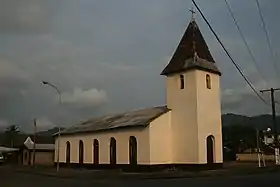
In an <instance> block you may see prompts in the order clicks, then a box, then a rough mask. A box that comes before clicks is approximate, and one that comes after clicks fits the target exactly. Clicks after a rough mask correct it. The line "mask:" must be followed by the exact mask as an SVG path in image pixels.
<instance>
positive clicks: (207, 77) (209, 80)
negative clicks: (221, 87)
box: [206, 74, 211, 89]
mask: <svg viewBox="0 0 280 187" xmlns="http://www.w3.org/2000/svg"><path fill="white" fill-rule="evenodd" d="M206 87H207V88H208V89H211V77H210V75H209V74H207V75H206Z"/></svg>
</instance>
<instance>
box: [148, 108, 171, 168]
mask: <svg viewBox="0 0 280 187" xmlns="http://www.w3.org/2000/svg"><path fill="white" fill-rule="evenodd" d="M170 122H171V111H169V112H168V113H166V114H163V115H162V116H160V117H159V118H157V119H155V120H154V121H153V122H151V124H150V126H149V128H150V130H149V132H150V164H171V163H172V140H171V136H172V133H171V123H170Z"/></svg>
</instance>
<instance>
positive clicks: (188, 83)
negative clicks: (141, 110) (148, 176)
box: [166, 70, 222, 164]
mask: <svg viewBox="0 0 280 187" xmlns="http://www.w3.org/2000/svg"><path fill="white" fill-rule="evenodd" d="M182 74H183V75H184V77H185V88H184V89H180V74H174V75H172V76H168V77H167V78H166V82H167V83H166V84H167V87H166V89H167V106H168V108H170V109H171V110H172V116H171V129H172V134H173V136H172V146H173V149H172V150H173V155H172V157H173V159H172V160H173V163H185V164H186V163H189V164H202V163H206V158H207V156H206V155H207V154H206V138H207V136H209V135H213V136H214V137H215V162H217V163H221V162H222V132H221V127H222V125H221V106H220V81H219V80H220V77H219V76H218V75H216V74H211V73H208V74H209V75H210V76H211V86H212V88H211V90H209V89H207V87H206V74H207V73H206V72H205V71H200V70H192V71H187V72H184V73H182Z"/></svg>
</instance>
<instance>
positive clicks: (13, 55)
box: [0, 0, 280, 127]
mask: <svg viewBox="0 0 280 187" xmlns="http://www.w3.org/2000/svg"><path fill="white" fill-rule="evenodd" d="M0 1H1V0H0ZM1 2H3V3H2V4H1V8H0V29H1V30H0V58H2V59H5V60H6V65H7V63H8V64H12V66H11V67H10V69H12V70H10V72H13V73H9V74H7V73H6V74H5V73H4V74H3V71H1V70H2V67H5V66H6V65H5V66H4V65H3V64H0V66H1V68H0V77H1V72H2V74H3V75H5V77H6V78H4V76H3V75H2V80H3V81H4V82H5V83H1V84H3V85H9V86H8V87H7V86H2V89H3V88H5V90H8V92H9V94H5V97H2V99H1V106H0V119H7V120H8V121H11V122H12V123H14V122H15V123H19V124H20V123H22V124H23V126H26V127H27V126H30V125H31V126H32V119H33V118H34V117H37V118H45V121H50V122H51V123H52V124H54V125H57V124H64V125H71V124H73V123H75V122H77V121H79V120H84V119H86V118H91V117H93V116H97V115H103V114H105V113H111V112H120V111H124V110H131V109H136V108H143V107H150V106H154V105H162V104H165V82H164V80H165V79H164V77H162V76H160V75H159V74H160V72H161V70H162V69H163V68H164V66H165V65H166V64H167V63H168V61H169V59H170V57H171V56H172V54H173V52H174V50H175V49H176V47H177V44H178V42H179V40H180V39H181V36H182V34H183V32H184V31H185V29H186V26H187V24H188V22H189V20H190V13H189V11H188V9H190V8H191V1H184V0H176V1H168V0H154V1H139V2H138V1H137V2H136V1H129V0H119V1H117V2H116V1H114V0H111V1H97V0H94V1H92V0H80V1H75V0H59V1H57V0H48V1H47V0H22V1H18V0H5V1H3V0H2V1H1ZM197 2H198V4H199V5H200V6H201V8H202V9H203V11H204V12H205V15H206V16H207V17H208V19H209V20H210V22H211V23H212V25H213V27H214V28H215V30H216V31H217V33H218V34H219V35H220V37H221V39H222V40H223V41H224V43H225V45H226V47H227V48H228V49H229V51H230V53H231V54H232V56H233V57H234V59H235V60H236V62H237V63H238V64H240V66H241V67H242V69H244V70H245V73H246V75H248V77H249V78H250V79H251V80H252V81H253V83H254V85H256V87H257V89H263V88H266V87H269V86H270V84H273V85H277V84H276V83H277V82H278V81H277V79H276V77H275V75H274V73H272V72H273V66H272V63H271V62H270V61H268V59H269V54H268V51H267V46H266V44H265V40H264V35H263V33H262V30H261V27H260V25H259V19H258V18H257V16H258V14H257V12H256V7H254V6H255V5H254V3H253V1H250V2H249V1H248V2H247V1H246V2H245V1H241V0H240V1H233V0H231V1H230V3H231V5H232V7H233V9H234V12H235V13H236V15H237V17H238V20H240V24H241V28H242V30H243V31H244V33H245V36H246V38H247V39H248V42H249V44H250V46H251V47H252V49H253V52H254V54H255V56H256V58H257V61H258V65H259V66H260V68H261V70H262V71H263V73H264V74H265V75H266V79H268V81H269V86H267V85H265V84H264V82H263V81H262V79H261V78H260V76H259V75H258V72H257V71H256V69H255V68H254V64H253V63H252V61H251V59H250V58H249V56H248V54H247V51H246V48H245V47H244V44H243V43H242V41H241V39H240V36H239V35H238V32H237V30H236V28H235V26H234V24H233V22H232V20H231V18H230V17H229V14H228V12H227V10H226V9H225V6H224V4H223V3H221V1H220V0H213V1H203V0H198V1H197ZM261 3H262V6H263V7H264V13H265V18H266V20H267V25H268V27H269V31H270V33H271V37H272V40H273V46H274V49H275V50H276V52H277V55H278V53H279V49H280V47H279V46H278V43H280V41H279V42H278V40H279V38H278V33H279V32H278V31H279V26H278V25H277V24H275V22H276V20H275V17H277V15H276V16H275V15H274V14H278V10H277V8H276V7H277V6H273V4H275V5H277V4H276V3H278V2H276V0H272V1H269V3H265V1H261ZM240 4H242V5H243V6H241V5H240ZM2 5H3V6H2ZM3 7H4V8H3ZM38 10H39V11H38ZM21 15H23V17H21ZM30 15H31V16H30ZM196 19H197V21H198V24H199V27H200V29H201V31H202V32H203V35H204V36H205V39H206V41H207V43H208V45H209V47H210V50H211V52H212V53H213V56H214V58H215V59H216V61H217V64H218V66H219V68H220V69H221V71H222V72H223V75H222V77H221V83H222V85H221V86H222V95H223V97H222V102H223V105H222V106H223V111H224V112H226V111H233V112H237V113H243V114H254V113H261V112H269V108H268V109H267V110H266V109H264V108H265V107H264V106H263V105H262V104H261V101H259V100H258V98H256V97H255V96H254V94H253V93H252V91H251V90H250V89H249V88H247V86H246V83H245V82H244V80H243V79H242V77H241V76H240V75H239V74H238V72H237V71H236V70H235V68H234V66H233V65H232V64H231V62H230V61H229V59H228V58H227V57H226V55H225V54H224V52H223V51H222V49H221V47H220V46H219V44H218V43H217V41H216V40H215V38H213V35H212V33H211V32H210V31H209V29H208V27H207V25H206V24H205V23H204V22H203V20H202V19H201V17H200V16H199V15H198V14H197V16H196ZM2 27H3V29H2ZM7 33H12V34H7ZM3 69H4V68H3ZM6 69H7V68H6ZM15 72H17V73H15ZM41 80H47V81H49V82H51V83H53V84H55V85H56V86H58V87H59V88H60V90H61V92H62V93H64V94H63V97H65V99H66V101H67V102H66V103H65V104H63V105H62V106H59V104H58V101H57V100H55V99H54V98H56V96H57V93H56V92H55V90H52V89H51V88H47V87H45V86H43V85H41V83H40V81H41ZM8 88H10V89H8ZM75 88H80V91H79V93H78V94H77V92H74V89H75ZM93 88H94V89H96V90H98V91H102V90H104V91H106V97H107V99H108V100H106V102H104V101H105V99H104V98H105V97H104V96H102V97H100V96H99V97H97V98H96V97H94V96H93V95H95V96H96V94H97V95H99V92H97V91H96V90H95V91H94V89H93ZM8 92H7V93H8ZM101 95H102V94H101ZM266 97H267V99H269V96H267V95H266ZM100 99H101V100H103V102H101V103H102V104H98V106H99V107H96V106H97V105H96V101H98V102H97V103H99V100H100ZM88 101H89V102H88ZM85 103H86V104H85ZM88 104H90V106H92V107H85V106H87V105H88ZM77 106H79V107H77ZM25 122H26V123H25ZM44 123H45V122H44ZM29 124H30V125H29ZM46 124H48V123H46Z"/></svg>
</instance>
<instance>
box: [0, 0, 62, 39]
mask: <svg viewBox="0 0 280 187" xmlns="http://www.w3.org/2000/svg"><path fill="white" fill-rule="evenodd" d="M0 3H1V6H0V32H1V33H6V34H23V33H24V34H31V33H33V34H34V33H44V32H49V30H50V27H51V24H52V21H53V18H54V13H55V10H57V9H58V8H59V5H60V3H59V1H54V0H48V1H45V0H21V1H18V0H1V1H0Z"/></svg>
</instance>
